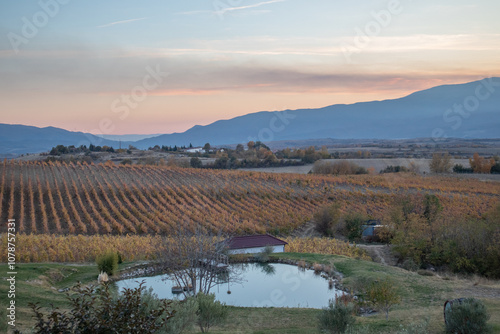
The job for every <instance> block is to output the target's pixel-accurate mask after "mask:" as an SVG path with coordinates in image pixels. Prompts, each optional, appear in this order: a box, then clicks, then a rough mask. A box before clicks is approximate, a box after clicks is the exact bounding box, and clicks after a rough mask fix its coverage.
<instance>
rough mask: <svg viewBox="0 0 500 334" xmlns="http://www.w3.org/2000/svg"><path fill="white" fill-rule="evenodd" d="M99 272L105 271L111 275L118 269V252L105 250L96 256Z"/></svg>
mask: <svg viewBox="0 0 500 334" xmlns="http://www.w3.org/2000/svg"><path fill="white" fill-rule="evenodd" d="M95 262H96V263H97V269H99V272H105V273H106V274H108V275H109V276H111V275H113V274H114V273H115V272H116V270H117V269H118V253H117V252H107V253H105V254H103V255H101V256H98V257H97V258H96V260H95Z"/></svg>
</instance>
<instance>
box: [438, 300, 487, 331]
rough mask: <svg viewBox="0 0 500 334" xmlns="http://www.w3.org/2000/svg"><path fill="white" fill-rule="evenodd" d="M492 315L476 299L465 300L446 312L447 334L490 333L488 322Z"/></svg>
mask: <svg viewBox="0 0 500 334" xmlns="http://www.w3.org/2000/svg"><path fill="white" fill-rule="evenodd" d="M489 318H490V315H489V314H488V312H487V311H486V307H485V306H484V304H483V302H482V301H480V300H478V299H474V298H467V299H464V300H463V302H462V303H461V304H453V306H452V307H451V308H447V309H446V311H445V319H446V333H453V334H455V333H460V334H482V333H490V332H491V328H490V327H489V326H488V324H487V322H488V319H489Z"/></svg>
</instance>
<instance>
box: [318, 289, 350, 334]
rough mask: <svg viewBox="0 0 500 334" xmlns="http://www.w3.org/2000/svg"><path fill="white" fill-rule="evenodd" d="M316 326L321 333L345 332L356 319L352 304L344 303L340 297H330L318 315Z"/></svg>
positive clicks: (334, 333)
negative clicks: (326, 305)
mask: <svg viewBox="0 0 500 334" xmlns="http://www.w3.org/2000/svg"><path fill="white" fill-rule="evenodd" d="M318 321H319V323H318V326H319V330H320V331H321V332H322V333H331V334H336V333H345V332H346V331H347V329H348V328H349V326H352V325H353V324H354V322H355V321H356V319H355V318H354V315H353V305H352V304H350V303H348V304H345V303H343V302H341V301H340V299H338V298H335V300H333V299H330V301H329V303H328V307H324V308H323V311H322V312H321V313H320V314H319V315H318Z"/></svg>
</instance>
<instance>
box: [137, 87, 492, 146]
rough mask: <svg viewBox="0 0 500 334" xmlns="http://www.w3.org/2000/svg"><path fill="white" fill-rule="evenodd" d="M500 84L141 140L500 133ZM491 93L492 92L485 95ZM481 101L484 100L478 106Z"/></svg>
mask: <svg viewBox="0 0 500 334" xmlns="http://www.w3.org/2000/svg"><path fill="white" fill-rule="evenodd" d="M499 86H500V78H493V79H486V80H485V81H483V82H479V81H477V82H471V83H467V84H460V85H446V86H438V87H435V88H431V89H428V90H424V91H420V92H416V93H413V94H411V95H408V96H406V97H403V98H400V99H395V100H385V101H373V102H363V103H355V104H351V105H344V104H342V105H332V106H328V107H325V108H320V109H300V110H286V111H282V112H276V113H273V112H257V113H252V114H248V115H245V116H240V117H236V118H233V119H230V120H220V121H217V122H214V123H212V124H210V125H207V126H195V127H193V128H191V129H189V130H187V131H186V132H183V133H174V134H168V135H162V136H159V137H155V138H149V139H144V140H141V141H138V142H136V146H138V147H140V148H146V147H149V146H153V145H156V144H158V145H185V144H186V143H193V145H203V144H204V143H206V142H210V143H211V144H215V145H219V144H233V143H243V142H248V141H249V140H261V141H273V140H291V139H295V140H297V139H315V138H337V139H353V138H356V139H365V138H375V139H399V138H428V137H432V136H437V137H455V138H497V137H499V134H498V129H499V128H500V89H499V88H498V87H499ZM478 87H481V88H478ZM478 89H479V93H478ZM491 91H492V92H491ZM478 94H479V95H478ZM476 95H478V96H477V97H476ZM486 95H488V97H487V98H484V96H486ZM475 102H479V103H478V106H477V108H476V106H475V105H474V103H475ZM464 103H469V104H470V106H472V108H471V107H469V109H471V110H472V111H471V112H469V111H467V110H466V108H463V111H460V112H456V111H453V110H450V111H447V110H449V109H451V108H453V106H454V105H463V104H464Z"/></svg>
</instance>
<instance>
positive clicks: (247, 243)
mask: <svg viewBox="0 0 500 334" xmlns="http://www.w3.org/2000/svg"><path fill="white" fill-rule="evenodd" d="M287 244H288V243H287V242H286V241H283V240H280V239H278V238H275V237H273V236H272V235H269V234H261V235H247V236H243V237H232V238H231V239H229V242H228V245H229V249H241V248H253V247H265V246H280V245H287Z"/></svg>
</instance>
